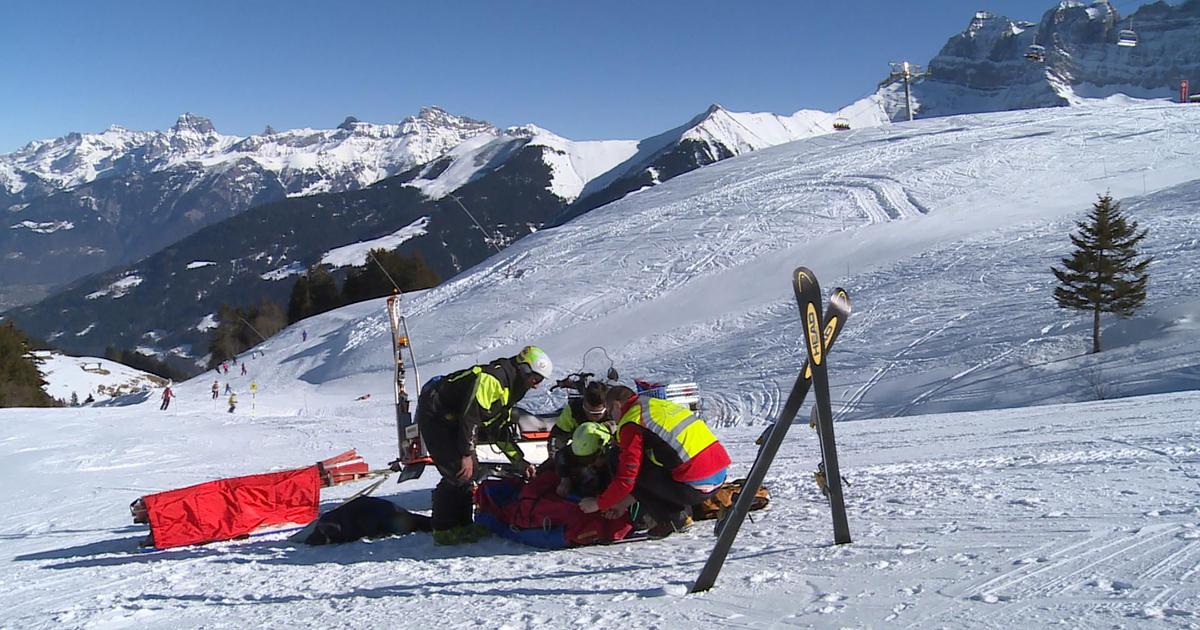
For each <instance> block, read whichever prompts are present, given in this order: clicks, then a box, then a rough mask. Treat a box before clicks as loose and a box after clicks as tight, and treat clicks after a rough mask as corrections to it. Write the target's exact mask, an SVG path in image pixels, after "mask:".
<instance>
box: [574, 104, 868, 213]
mask: <svg viewBox="0 0 1200 630" xmlns="http://www.w3.org/2000/svg"><path fill="white" fill-rule="evenodd" d="M839 119H841V120H843V121H845V122H848V123H849V124H850V125H851V127H852V128H860V127H873V126H876V125H880V124H884V123H886V122H888V118H887V116H886V115H885V113H884V111H883V109H882V102H881V101H880V99H878V98H875V97H870V98H867V99H863V100H860V101H857V102H855V103H854V104H852V105H850V106H848V107H846V108H844V109H842V110H839V111H837V112H833V113H830V112H823V111H818V110H800V111H798V112H796V113H794V114H792V115H791V116H780V115H778V114H771V113H746V112H731V111H729V110H727V109H725V108H723V107H721V106H720V105H715V104H714V105H712V106H711V107H709V108H708V110H706V111H705V112H703V113H702V114H700V115H698V116H696V117H695V118H693V119H691V120H689V121H688V122H687V123H685V124H683V125H680V126H679V127H676V128H674V129H671V130H669V131H666V132H663V133H661V134H658V135H656V136H652V137H650V138H646V139H644V140H642V141H640V142H638V143H637V147H636V152H635V153H633V154H632V155H630V156H628V158H627V159H625V160H624V161H623V162H621V163H620V164H618V165H616V166H615V167H613V168H612V169H611V170H609V171H608V172H606V173H604V174H603V175H601V176H599V177H596V178H595V179H593V180H592V181H591V182H590V183H589V184H588V185H587V186H585V187H584V188H583V190H582V191H581V192H580V194H579V199H578V200H576V201H575V203H573V204H571V206H569V207H568V208H567V209H566V210H564V211H563V214H562V215H560V216H559V217H558V219H557V222H558V223H563V222H566V221H568V220H570V219H572V218H574V217H577V216H580V215H582V214H584V213H586V212H588V211H590V210H592V209H594V208H598V207H600V206H602V205H604V204H606V203H609V202H611V201H614V200H617V199H620V198H622V197H624V196H625V195H627V194H629V193H632V192H637V191H639V190H643V189H645V188H649V187H651V186H654V185H656V184H659V183H661V182H665V181H667V180H669V179H671V178H672V177H676V176H678V175H681V174H683V173H686V172H689V171H692V170H695V169H697V168H700V167H701V166H705V165H707V164H712V163H714V162H717V161H719V160H724V159H726V158H730V157H733V156H735V155H742V154H744V153H748V152H750V151H757V150H759V149H765V148H767V147H773V146H776V145H779V144H784V143H786V142H791V141H793V140H799V139H801V138H810V137H812V136H816V135H820V134H826V133H832V132H833V131H834V122H835V121H838V120H839Z"/></svg>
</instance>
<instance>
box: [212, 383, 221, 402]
mask: <svg viewBox="0 0 1200 630" xmlns="http://www.w3.org/2000/svg"><path fill="white" fill-rule="evenodd" d="M212 393H213V400H216V399H217V396H219V395H221V386H220V385H218V384H217V382H216V381H213V386H212Z"/></svg>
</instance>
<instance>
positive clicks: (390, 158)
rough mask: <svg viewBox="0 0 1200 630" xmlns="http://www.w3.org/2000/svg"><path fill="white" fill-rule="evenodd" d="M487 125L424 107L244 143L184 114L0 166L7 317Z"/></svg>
mask: <svg viewBox="0 0 1200 630" xmlns="http://www.w3.org/2000/svg"><path fill="white" fill-rule="evenodd" d="M491 131H493V128H492V127H491V125H489V124H487V123H484V122H480V121H475V120H471V119H469V118H463V117H459V116H454V115H451V114H448V113H447V112H445V111H443V110H441V109H438V108H426V109H423V110H421V113H420V114H418V115H417V116H413V117H410V118H408V119H406V120H404V121H403V122H401V123H399V124H388V125H377V124H370V123H364V122H360V121H357V120H355V119H353V118H347V119H346V121H345V122H343V123H342V124H341V125H339V126H338V127H337V128H336V129H329V130H322V129H294V130H289V131H282V132H277V131H274V130H270V129H268V130H267V131H265V132H264V133H262V134H258V135H253V136H250V137H247V138H240V137H236V136H229V135H223V134H220V133H218V132H217V131H216V130H215V129H214V128H213V125H212V123H211V122H210V121H208V120H207V119H205V118H202V117H200V116H196V115H194V114H184V115H183V116H180V118H179V120H178V122H176V124H175V126H174V127H172V128H171V129H170V130H168V131H165V132H139V131H129V130H126V129H122V128H120V127H112V128H110V129H108V130H107V131H105V132H103V133H99V134H78V133H73V134H69V135H67V136H65V137H63V138H58V139H55V140H48V141H38V142H32V143H30V144H29V145H27V146H26V147H24V148H22V149H21V150H19V151H16V152H14V153H10V154H7V155H3V156H0V211H3V214H4V216H5V218H6V222H7V224H6V225H5V226H3V227H4V228H5V229H3V230H0V251H3V252H4V256H3V258H0V286H3V287H4V288H3V289H0V308H3V307H5V306H11V305H13V304H16V303H25V302H28V301H32V298H35V297H38V296H40V295H43V294H44V293H45V292H46V290H47V289H48V288H49V287H53V286H57V285H62V284H65V283H67V282H70V281H72V280H74V279H76V278H79V277H81V276H83V275H86V274H87V273H92V272H95V271H98V270H102V269H107V268H109V267H112V266H115V265H120V264H124V263H128V262H131V261H133V260H136V259H138V258H141V257H142V256H145V255H147V254H150V253H153V252H155V251H158V250H160V249H162V248H163V247H166V246H167V245H170V244H171V243H174V242H175V241H177V240H179V239H180V238H183V237H184V236H187V235H189V234H192V233H194V232H195V231H196V230H198V229H200V228H202V227H204V226H206V225H211V224H213V223H216V222H219V221H221V220H223V219H226V218H229V217H231V216H234V215H236V214H238V213H240V212H242V211H243V210H245V209H246V208H249V207H252V206H255V205H260V204H263V203H267V202H270V201H275V200H279V199H283V198H286V197H295V196H303V195H310V194H315V193H322V192H337V191H347V190H357V189H360V188H362V187H364V186H367V185H369V184H372V183H374V182H376V181H379V180H381V179H383V178H386V177H389V176H391V175H395V174H397V173H400V172H403V171H407V170H409V169H411V168H413V167H414V166H417V165H419V164H424V163H426V162H428V161H430V160H432V159H434V158H436V157H438V156H439V155H441V154H443V153H445V152H446V151H448V150H450V149H451V148H453V147H455V146H457V145H458V144H459V143H461V142H462V141H463V140H466V139H467V138H470V137H473V136H474V135H477V134H480V133H487V132H491Z"/></svg>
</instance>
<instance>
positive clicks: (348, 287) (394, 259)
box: [342, 249, 440, 304]
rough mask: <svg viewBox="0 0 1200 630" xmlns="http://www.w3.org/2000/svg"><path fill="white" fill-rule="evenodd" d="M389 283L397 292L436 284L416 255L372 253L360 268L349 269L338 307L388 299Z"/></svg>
mask: <svg viewBox="0 0 1200 630" xmlns="http://www.w3.org/2000/svg"><path fill="white" fill-rule="evenodd" d="M380 267H382V269H380ZM385 270H386V272H387V273H386V274H385V273H384V271H385ZM393 280H394V281H395V282H396V284H397V285H399V287H400V290H401V291H415V290H418V289H428V288H429V287H433V286H437V284H438V282H440V279H439V278H438V276H437V273H435V272H434V271H433V270H432V269H430V268H429V266H428V265H426V264H425V261H424V260H423V259H422V258H421V256H420V254H413V255H412V256H406V255H404V254H402V253H400V252H398V251H391V252H389V251H387V250H383V249H373V250H371V251H370V255H369V256H368V257H367V262H366V264H365V265H364V266H362V267H352V268H351V269H350V271H349V272H347V273H346V281H345V282H344V283H343V284H342V303H343V304H351V303H354V302H361V301H363V300H369V299H371V298H377V297H383V296H386V295H391V293H392V288H393V287H392V281H393Z"/></svg>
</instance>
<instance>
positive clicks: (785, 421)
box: [691, 267, 850, 593]
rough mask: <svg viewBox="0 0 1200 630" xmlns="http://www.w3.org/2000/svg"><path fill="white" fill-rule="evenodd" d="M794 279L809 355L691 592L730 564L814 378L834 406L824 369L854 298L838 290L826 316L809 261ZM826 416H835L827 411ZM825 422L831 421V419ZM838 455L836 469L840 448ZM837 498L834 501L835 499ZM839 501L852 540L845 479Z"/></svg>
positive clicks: (709, 582)
mask: <svg viewBox="0 0 1200 630" xmlns="http://www.w3.org/2000/svg"><path fill="white" fill-rule="evenodd" d="M792 285H793V288H794V289H795V293H796V300H797V303H798V305H799V307H800V312H801V314H802V317H803V318H804V329H805V335H804V338H805V346H806V348H807V351H808V355H809V358H808V361H807V362H806V363H805V364H804V367H803V368H802V369H801V370H800V374H799V375H797V377H796V383H795V385H793V386H792V391H791V393H790V394H788V398H787V402H786V403H784V406H783V410H782V411H781V412H780V414H779V418H778V419H777V420H776V421H775V424H774V425H772V428H771V429H770V430H769V431H768V432H766V433H764V434H763V437H762V438H760V439H761V440H762V446H761V448H759V451H758V457H757V458H756V459H755V460H754V465H753V466H752V467H751V468H750V473H749V474H748V475H747V476H746V482H745V485H744V486H743V487H742V491H741V492H740V493H739V494H738V498H737V501H735V502H734V505H733V507H732V508H731V509H730V510H729V511H728V512H726V513H725V515H724V516H723V517H722V518H721V519H720V520H719V521H718V522H717V543H716V545H714V546H713V550H712V552H711V553H710V554H709V556H708V560H707V561H706V562H705V564H704V568H703V569H701V571H700V575H699V577H697V578H696V582H695V584H693V585H692V589H691V592H693V593H698V592H701V591H706V590H708V589H710V588H712V586H713V584H714V583H716V580H717V574H719V573H720V572H721V567H722V566H724V564H725V558H726V557H728V555H729V550H730V548H731V547H732V546H733V540H734V538H736V537H737V534H738V530H739V529H741V526H742V523H743V522H744V521H745V519H746V515H747V514H748V513H749V512H750V505H751V504H752V503H753V502H754V495H755V493H756V492H758V489H759V488H760V487H762V482H763V479H764V478H766V476H767V470H768V469H769V468H770V467H771V462H772V461H774V459H775V454H776V453H777V452H778V451H779V447H780V445H781V444H782V443H783V438H784V437H785V436H786V435H787V430H788V427H790V426H791V424H792V422H793V421H794V420H795V419H796V414H797V413H799V411H800V405H802V404H803V403H804V398H805V397H806V396H807V395H808V390H809V388H810V387H811V386H812V385H814V384H815V385H816V386H817V388H818V396H817V398H818V405H819V403H820V400H821V399H822V398H824V401H825V406H826V408H828V406H829V384H828V379H827V376H826V370H825V357H826V356H828V354H829V349H830V347H831V346H832V345H833V341H834V340H835V339H836V338H837V335H838V333H839V332H841V330H842V328H843V327H844V326H845V323H846V318H847V317H849V315H850V299H849V296H848V295H846V292H845V291H843V290H841V289H838V290H836V291H835V292H834V295H833V298H832V299H831V300H830V308H829V313H828V315H827V316H826V317H824V318H823V317H822V313H821V303H820V300H821V289H820V286H819V285H818V284H817V278H816V276H815V275H814V274H813V273H812V271H811V270H809V269H808V268H806V267H798V268H797V269H796V271H795V272H794V273H793V276H792ZM814 357H815V360H814ZM822 389H823V392H822ZM826 417H830V416H828V415H827V416H826ZM822 424H830V425H831V423H822ZM832 429H833V427H832V426H829V447H830V448H832V446H833V434H832ZM826 450H827V449H826V448H824V447H823V448H822V451H823V453H822V454H823V455H824V456H826V457H828V454H827V453H825V451H826ZM833 460H834V466H835V469H834V470H835V472H836V460H837V457H836V454H835V455H834V457H833ZM839 479H840V478H839ZM833 504H834V503H833V502H832V501H831V505H833ZM836 505H837V509H841V516H840V523H841V527H840V529H839V517H838V513H837V510H836V509H835V514H834V539H835V540H836V541H837V542H839V543H841V542H850V535H849V530H848V528H846V527H845V523H846V515H845V510H844V509H842V507H841V487H840V484H839V487H838V495H837V502H836ZM839 531H841V532H844V536H842V535H840V534H839Z"/></svg>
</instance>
